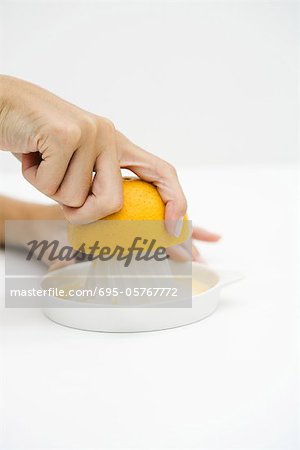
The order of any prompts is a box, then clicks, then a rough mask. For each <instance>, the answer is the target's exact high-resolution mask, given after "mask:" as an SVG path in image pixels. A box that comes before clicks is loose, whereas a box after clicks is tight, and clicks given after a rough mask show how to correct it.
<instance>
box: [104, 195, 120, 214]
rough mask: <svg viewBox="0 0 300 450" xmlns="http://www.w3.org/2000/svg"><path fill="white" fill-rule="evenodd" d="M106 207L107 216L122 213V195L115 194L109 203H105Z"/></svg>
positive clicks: (109, 199) (108, 200)
mask: <svg viewBox="0 0 300 450" xmlns="http://www.w3.org/2000/svg"><path fill="white" fill-rule="evenodd" d="M105 205H106V208H105V209H106V214H107V215H110V214H114V213H116V212H118V211H120V210H121V209H122V207H123V197H122V194H115V195H114V196H113V197H109V198H108V199H107V201H105Z"/></svg>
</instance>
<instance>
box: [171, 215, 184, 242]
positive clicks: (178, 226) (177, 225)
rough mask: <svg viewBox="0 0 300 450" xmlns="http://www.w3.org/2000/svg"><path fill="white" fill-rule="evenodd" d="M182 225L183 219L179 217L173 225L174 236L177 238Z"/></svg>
mask: <svg viewBox="0 0 300 450" xmlns="http://www.w3.org/2000/svg"><path fill="white" fill-rule="evenodd" d="M182 224H183V217H180V219H178V220H176V222H175V223H174V233H173V234H174V236H175V237H179V236H180V233H181V230H182Z"/></svg>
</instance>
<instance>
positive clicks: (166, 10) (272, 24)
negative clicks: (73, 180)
mask: <svg viewBox="0 0 300 450" xmlns="http://www.w3.org/2000/svg"><path fill="white" fill-rule="evenodd" d="M0 4H1V9H0V12H1V22H0V23H1V47H2V51H1V64H0V69H1V72H4V73H7V74H11V75H15V76H18V77H20V78H24V79H27V80H30V81H32V82H34V83H37V84H40V85H41V86H43V87H45V88H47V89H49V90H51V91H53V92H55V93H56V94H57V95H59V96H62V97H64V98H66V99H68V100H70V101H71V102H73V103H76V104H78V105H80V106H81V107H83V108H86V109H88V110H91V111H93V112H95V113H99V114H101V115H104V116H107V117H109V118H110V119H111V120H113V121H114V122H115V124H116V126H117V127H118V128H119V129H120V130H121V131H123V132H124V133H125V134H127V135H128V136H129V137H130V138H132V140H134V141H135V142H136V143H138V144H139V145H140V146H144V147H145V148H146V149H148V150H150V151H151V152H154V153H157V154H159V155H160V156H161V157H164V158H165V159H167V160H169V161H170V162H172V163H173V164H175V165H177V166H178V165H192V166H194V165H195V164H197V165H201V164H203V163H205V162H209V163H218V164H219V163H235V164H236V163H249V162H255V163H268V162H293V161H295V158H296V82H297V79H296V70H297V59H296V24H297V14H296V12H297V10H296V5H297V4H296V2H290V1H288V0H284V1H269V2H268V1H267V2H265V1H243V0H241V1H235V2H227V1H221V2H220V1H195V2H191V1H178V2H169V1H164V0H162V1H130V2H129V1H118V2H115V1H107V2H103V1H90V0H84V1H83V0H81V1H80V0H79V1H76V2H72V1H43V0H37V1H27V0H22V1H21V0H20V1H18V0H17V1H10V0H1V2H0ZM0 156H1V155H0ZM2 160H3V155H2V158H1V167H2V168H3V165H4V162H3V161H2ZM7 164H8V163H7ZM15 165H17V163H15ZM4 167H6V166H4Z"/></svg>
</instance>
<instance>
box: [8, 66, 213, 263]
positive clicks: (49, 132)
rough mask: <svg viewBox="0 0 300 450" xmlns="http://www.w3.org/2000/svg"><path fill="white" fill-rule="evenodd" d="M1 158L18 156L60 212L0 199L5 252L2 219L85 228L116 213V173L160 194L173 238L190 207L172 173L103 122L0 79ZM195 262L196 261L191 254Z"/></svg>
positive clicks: (197, 235) (200, 234)
mask: <svg viewBox="0 0 300 450" xmlns="http://www.w3.org/2000/svg"><path fill="white" fill-rule="evenodd" d="M0 150H6V151H10V152H11V153H13V154H15V156H17V158H18V159H20V160H21V162H22V172H23V175H24V177H25V178H26V180H27V181H29V183H31V184H32V185H33V186H34V187H35V188H37V189H38V190H39V191H41V192H42V193H44V194H45V195H47V196H48V197H50V198H51V199H53V200H55V201H56V202H57V203H58V204H59V205H60V206H42V205H36V204H30V203H25V202H21V201H18V200H13V199H9V198H6V197H0V243H2V244H3V242H4V221H5V220H7V219H16V220H33V221H34V220H38V219H43V220H48V219H58V220H61V219H62V218H66V219H67V220H68V221H69V222H71V223H76V224H82V223H89V222H93V221H95V220H98V219H101V218H103V217H105V216H107V215H109V214H112V213H114V212H117V211H119V210H120V209H121V208H122V203H123V199H122V176H121V168H127V169H129V170H131V171H132V172H133V173H135V174H136V175H138V176H139V177H140V178H141V179H143V180H145V181H149V182H151V183H153V184H154V185H155V186H156V187H157V189H158V191H159V194H160V196H161V198H162V200H163V201H164V203H165V222H166V228H167V230H168V232H169V233H170V234H172V235H174V236H178V235H179V234H180V231H181V225H182V220H183V217H184V215H185V213H186V209H187V202H186V199H185V196H184V194H183V191H182V188H181V186H180V184H179V181H178V177H177V173H176V170H175V168H174V167H173V166H171V165H170V164H169V163H167V162H166V161H164V160H162V159H160V158H158V157H157V156H154V155H152V154H151V153H149V152H147V151H145V150H143V149H142V148H140V147H138V146H137V145H136V144H134V143H133V142H131V141H130V140H129V139H128V138H127V137H126V136H124V135H123V134H122V133H121V132H120V131H118V130H116V128H115V126H114V124H113V123H112V122H111V121H110V120H108V119H107V118H105V117H101V116H97V115H96V114H92V113H90V112H88V111H84V110H83V109H81V108H79V107H77V106H75V105H72V104H71V103H68V102H67V101H65V100H63V99H61V98H59V97H57V96H55V95H54V94H52V93H51V92H49V91H47V90H45V89H42V88H40V87H38V86H35V85H34V84H31V83H28V82H26V81H23V80H20V79H17V78H13V77H9V76H5V75H0ZM24 232H26V230H24ZM193 238H194V239H196V240H204V241H209V242H215V241H217V240H218V239H219V236H218V235H217V234H214V233H210V232H207V231H205V230H203V229H201V228H194V232H193ZM15 243H17V242H15ZM169 250H170V255H171V256H172V257H174V258H176V259H187V258H188V257H190V255H189V251H188V250H187V248H185V247H184V245H183V246H177V247H176V248H175V247H173V248H172V249H169ZM192 256H193V259H194V260H198V261H199V260H200V259H201V257H200V255H199V252H198V250H197V249H196V247H193V250H192Z"/></svg>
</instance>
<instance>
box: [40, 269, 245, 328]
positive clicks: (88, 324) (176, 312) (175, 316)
mask: <svg viewBox="0 0 300 450" xmlns="http://www.w3.org/2000/svg"><path fill="white" fill-rule="evenodd" d="M88 264H89V263H83V264H75V265H72V266H68V267H65V268H63V269H60V270H57V271H54V272H50V273H48V274H47V275H46V276H45V277H44V279H43V282H42V287H43V288H44V289H48V288H49V287H52V288H53V287H57V288H59V287H61V283H62V281H61V280H62V279H63V277H64V276H67V277H68V276H70V277H73V278H75V277H76V276H77V275H78V276H79V274H80V276H81V277H82V274H83V273H84V270H86V272H87V271H88ZM241 278H242V275H241V274H240V273H237V272H233V271H218V272H216V271H214V270H212V269H210V268H208V267H207V266H204V265H201V264H197V263H193V279H195V280H197V281H199V282H200V283H203V284H205V285H206V286H207V288H208V289H207V290H205V291H204V292H201V293H199V294H197V293H196V294H194V295H193V298H192V307H187V308H182V307H176V303H175V304H173V305H172V307H163V308H162V307H155V305H154V307H153V306H152V307H151V308H147V307H146V308H145V307H127V308H122V307H104V308H103V307H100V308H97V307H88V306H91V305H88V304H87V305H86V306H87V307H78V302H77V301H73V300H69V299H68V300H65V299H60V298H57V297H50V298H48V300H47V304H46V307H45V308H44V309H43V311H44V313H45V315H46V316H47V317H48V318H49V319H51V320H52V321H54V322H56V323H59V324H61V325H65V326H68V327H72V328H78V329H81V330H90V331H102V332H139V331H155V330H163V329H167V328H174V327H180V326H183V325H188V324H191V323H194V322H198V321H199V320H201V319H204V318H205V317H207V316H209V315H210V314H212V313H213V312H214V311H215V310H216V308H217V306H218V303H219V301H220V293H221V290H222V289H223V287H225V286H226V285H228V284H231V283H234V282H236V281H238V280H240V279H241ZM66 301H67V302H68V307H66V308H65V307H64V305H65V302H66ZM81 306H82V303H81Z"/></svg>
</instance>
